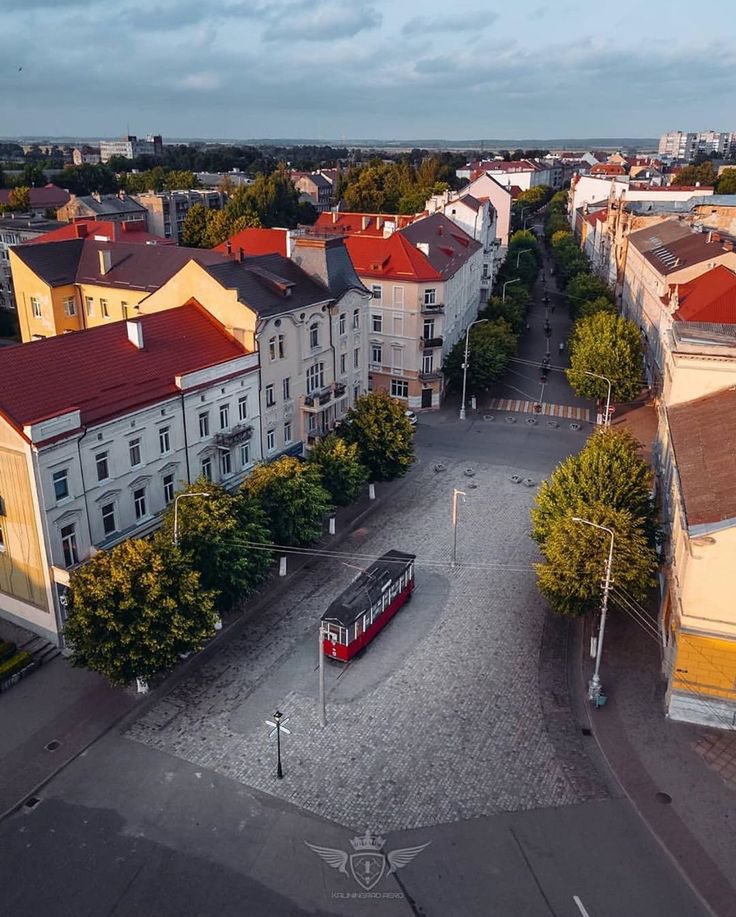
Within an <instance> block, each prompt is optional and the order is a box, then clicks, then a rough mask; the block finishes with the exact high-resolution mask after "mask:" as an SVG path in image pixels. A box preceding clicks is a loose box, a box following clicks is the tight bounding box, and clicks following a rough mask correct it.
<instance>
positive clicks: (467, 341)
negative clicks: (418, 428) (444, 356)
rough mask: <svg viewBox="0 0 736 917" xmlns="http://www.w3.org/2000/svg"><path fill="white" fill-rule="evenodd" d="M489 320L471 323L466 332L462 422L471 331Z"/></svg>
mask: <svg viewBox="0 0 736 917" xmlns="http://www.w3.org/2000/svg"><path fill="white" fill-rule="evenodd" d="M487 321H488V319H487V318H479V319H476V321H474V322H471V323H470V324H469V325H468V327H467V330H466V331H465V360H464V362H463V400H462V401H461V402H460V420H465V389H466V386H467V383H468V347H469V346H470V329H471V328H472V327H473V325H481V324H482V323H483V322H487Z"/></svg>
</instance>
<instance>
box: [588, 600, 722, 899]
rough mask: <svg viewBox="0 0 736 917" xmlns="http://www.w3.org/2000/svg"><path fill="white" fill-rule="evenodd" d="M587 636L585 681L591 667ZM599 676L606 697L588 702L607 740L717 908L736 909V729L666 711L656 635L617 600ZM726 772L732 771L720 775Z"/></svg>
mask: <svg viewBox="0 0 736 917" xmlns="http://www.w3.org/2000/svg"><path fill="white" fill-rule="evenodd" d="M588 640H589V632H587V628H586V634H585V636H584V638H583V644H584V645H583V665H582V669H583V671H582V673H581V680H580V685H579V688H580V691H581V693H584V692H585V691H586V689H587V681H588V679H589V678H590V675H591V674H592V662H591V660H590V658H589V655H588V652H587V649H588V645H589V644H588ZM605 641H606V642H605V648H604V651H603V661H602V665H601V681H602V683H603V686H604V693H605V694H606V695H607V696H608V703H607V704H606V706H605V707H603V708H602V709H601V710H593V709H592V708H589V714H590V721H591V726H592V729H593V734H594V736H595V739H596V741H597V742H598V745H599V746H600V749H601V751H602V753H603V755H604V757H605V759H606V760H607V762H608V764H609V766H610V767H611V769H612V770H613V772H614V773H615V775H616V777H617V779H618V781H619V783H620V784H621V786H622V788H623V790H624V792H625V793H626V795H627V796H628V797H629V798H630V799H631V801H632V803H633V804H634V806H635V808H636V809H637V810H638V812H639V814H640V815H641V817H642V818H643V819H644V821H645V822H646V823H647V825H648V826H649V828H650V829H651V831H652V832H653V834H654V835H655V837H656V838H657V839H658V840H659V841H660V843H661V844H662V845H663V847H664V848H665V849H666V850H667V851H668V852H669V854H670V855H671V857H672V858H673V860H674V861H675V862H676V863H677V865H678V866H679V868H680V869H681V871H682V872H683V873H684V874H685V876H686V877H687V878H688V879H689V881H690V883H691V884H692V885H693V886H694V887H695V888H696V890H697V891H698V892H699V893H700V895H701V896H702V898H703V899H704V900H705V901H706V902H707V903H708V904H709V905H710V907H711V908H712V910H713V912H714V913H715V914H717V915H718V917H734V915H736V776H734V777H730V776H729V775H730V773H731V768H730V765H729V762H736V735H734V734H733V733H730V732H720V731H719V730H715V729H711V728H707V727H700V726H692V725H689V724H686V723H677V722H674V721H672V720H669V719H667V718H666V717H665V715H664V706H663V697H664V682H663V680H662V678H661V677H660V674H659V671H660V656H659V648H658V644H657V642H656V641H655V640H654V638H653V637H652V636H650V635H649V634H647V633H646V632H645V631H643V630H642V629H640V628H639V627H638V626H637V622H636V621H635V620H633V619H632V618H631V617H630V616H628V615H626V614H624V613H623V612H620V611H619V610H618V609H614V613H613V614H611V615H610V616H609V620H608V625H607V628H606V636H605ZM724 772H725V774H726V776H725V777H724V776H722V774H723V773H724Z"/></svg>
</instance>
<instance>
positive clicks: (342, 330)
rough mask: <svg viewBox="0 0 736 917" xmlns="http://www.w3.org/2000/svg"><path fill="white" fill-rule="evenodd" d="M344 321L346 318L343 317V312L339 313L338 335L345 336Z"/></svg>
mask: <svg viewBox="0 0 736 917" xmlns="http://www.w3.org/2000/svg"><path fill="white" fill-rule="evenodd" d="M346 321H347V316H346V315H345V313H344V312H341V313H340V324H339V329H340V334H345V324H346Z"/></svg>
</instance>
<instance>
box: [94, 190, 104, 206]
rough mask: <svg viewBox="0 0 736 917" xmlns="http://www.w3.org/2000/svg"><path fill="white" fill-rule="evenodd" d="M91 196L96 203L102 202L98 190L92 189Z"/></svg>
mask: <svg viewBox="0 0 736 917" xmlns="http://www.w3.org/2000/svg"><path fill="white" fill-rule="evenodd" d="M92 197H93V198H94V199H95V200H96V201H97V203H98V204H101V203H102V195H101V194H100V192H99V191H93V192H92Z"/></svg>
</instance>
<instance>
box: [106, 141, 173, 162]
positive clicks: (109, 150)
mask: <svg viewBox="0 0 736 917" xmlns="http://www.w3.org/2000/svg"><path fill="white" fill-rule="evenodd" d="M163 149H164V142H163V138H162V137H161V135H160V134H149V135H148V137H146V139H145V140H139V139H138V138H137V137H136V136H135V135H134V134H127V135H126V136H125V137H122V138H121V139H120V140H100V161H101V162H108V161H109V160H110V159H112V158H113V157H114V156H121V157H122V158H123V159H135V158H136V156H144V155H145V156H161V154H162V153H163Z"/></svg>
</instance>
